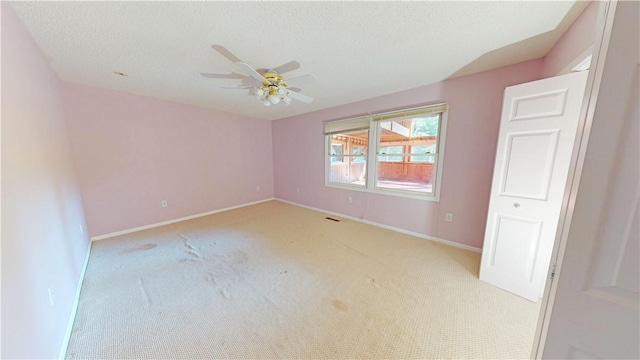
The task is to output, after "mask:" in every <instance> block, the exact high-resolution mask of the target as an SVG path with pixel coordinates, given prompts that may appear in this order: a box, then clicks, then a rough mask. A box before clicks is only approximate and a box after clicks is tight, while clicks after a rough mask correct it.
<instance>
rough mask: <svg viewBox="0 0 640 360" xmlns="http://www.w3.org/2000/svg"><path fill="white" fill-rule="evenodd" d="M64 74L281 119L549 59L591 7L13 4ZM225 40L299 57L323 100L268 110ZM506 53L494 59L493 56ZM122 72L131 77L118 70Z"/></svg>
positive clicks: (266, 53) (253, 60)
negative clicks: (239, 75) (223, 76)
mask: <svg viewBox="0 0 640 360" xmlns="http://www.w3.org/2000/svg"><path fill="white" fill-rule="evenodd" d="M12 5H13V7H14V8H15V9H16V11H17V13H18V15H19V16H20V18H21V19H22V21H23V22H24V23H25V25H26V27H27V28H28V29H29V31H30V32H31V33H32V35H33V37H34V38H35V40H36V42H37V43H38V45H39V46H40V48H41V49H42V51H43V52H44V54H45V56H46V57H47V59H48V60H49V61H50V63H51V65H52V67H53V69H54V70H55V71H56V72H57V74H58V75H59V76H60V78H62V79H64V80H68V81H72V82H77V83H82V84H89V85H94V86H98V87H104V88H109V89H115V90H120V91H124V92H129V93H135V94H142V95H147V96H151V97H156V98H161V99H167V100H172V101H176V102H181V103H186V104H192V105H196V106H201V107H206V108H213V109H219V110H223V111H228V112H231V113H237V114H242V115H247V116H251V117H256V118H263V119H279V118H284V117H288V116H293V115H298V114H302V113H306V112H311V111H315V110H320V109H325V108H329V107H333V106H337V105H341V104H346V103H351V102H354V101H358V100H362V99H367V98H371V97H375V96H380V95H385V94H389V93H394V92H397V91H401V90H406V89H410V88H414V87H418V86H421V85H426V84H430V83H434V82H437V81H441V80H444V79H446V78H450V77H453V76H460V75H465V74H468V73H473V72H478V71H483V70H488V69H492V68H496V67H500V66H504V65H508V64H513V63H517V62H521V61H525V60H530V59H535V58H539V57H542V56H544V55H546V53H547V52H548V51H549V50H550V49H551V47H552V46H553V45H554V44H555V42H556V41H557V40H558V38H559V37H560V36H561V35H562V33H563V32H564V31H565V30H566V29H567V28H568V26H569V25H570V24H571V23H572V22H573V20H575V18H576V17H577V16H578V15H579V14H580V12H581V11H582V10H584V8H585V7H586V6H587V5H588V3H586V2H574V1H548V2H547V1H519V2H518V1H517V2H503V1H501V2H496V1H475V2H452V1H443V2H436V1H431V2H111V1H107V2H14V3H12ZM212 44H221V45H223V46H225V47H226V48H227V49H229V50H230V51H231V52H233V53H234V54H235V55H236V56H237V57H238V58H240V59H241V60H243V61H244V62H246V63H248V64H250V65H251V66H253V67H255V68H268V67H276V66H278V65H281V64H284V63H287V62H289V61H291V60H296V61H298V62H299V63H300V64H301V68H300V69H298V70H295V71H291V72H288V73H286V74H285V79H286V78H293V77H297V76H301V75H304V74H307V73H310V74H313V75H314V76H315V77H316V78H317V79H318V81H317V83H314V84H308V85H305V86H304V87H303V88H302V93H303V94H306V95H309V96H312V97H314V98H315V101H314V102H312V103H311V104H304V103H301V102H297V101H294V102H292V103H291V105H288V106H287V105H285V104H279V105H277V106H271V107H265V106H263V105H261V104H260V103H259V102H258V101H257V100H256V99H255V98H253V97H252V96H249V95H248V91H247V90H243V91H241V90H235V89H233V90H228V89H222V88H221V87H223V86H232V85H234V84H235V81H234V80H220V79H207V78H203V77H202V76H200V73H201V72H209V73H230V72H231V71H232V70H233V68H232V64H231V63H230V62H229V61H228V60H227V59H225V58H224V57H223V56H221V55H220V54H219V53H217V52H215V51H214V50H213V49H212V48H211V45H212ZM498 50H500V51H499V53H500V55H501V56H499V57H497V56H490V55H491V54H492V53H497V52H498ZM115 71H120V72H123V73H126V74H128V76H127V77H119V76H116V75H114V72H115Z"/></svg>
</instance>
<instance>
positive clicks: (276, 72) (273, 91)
mask: <svg viewBox="0 0 640 360" xmlns="http://www.w3.org/2000/svg"><path fill="white" fill-rule="evenodd" d="M211 47H212V48H213V50H215V51H217V52H218V53H220V55H222V56H224V57H225V58H226V59H227V60H229V61H231V62H232V63H233V64H234V65H235V67H236V69H237V70H238V71H239V72H241V74H239V73H237V72H232V73H230V74H211V73H200V75H202V76H204V77H206V78H214V79H233V80H237V81H239V82H238V84H237V85H236V86H227V87H222V88H224V89H241V90H245V89H248V90H250V91H249V95H253V96H255V97H256V98H257V99H258V100H259V101H260V102H261V103H262V104H263V105H265V106H271V105H272V104H273V105H276V104H279V103H280V102H281V101H282V102H284V103H285V104H289V103H291V100H292V99H294V100H298V101H301V102H303V103H307V104H308V103H310V102H312V101H313V98H312V97H310V96H307V95H304V94H301V93H300V91H301V89H300V88H299V87H300V86H302V85H305V84H309V83H313V82H315V81H316V78H315V77H314V76H313V75H303V76H300V77H296V78H292V79H288V80H285V79H284V78H283V77H282V74H284V73H285V72H288V71H292V70H296V69H299V68H300V64H299V63H298V62H297V61H290V62H288V63H286V64H283V65H280V66H278V67H275V68H269V69H254V68H253V67H251V66H250V65H248V64H247V63H245V62H243V61H242V60H240V59H239V58H238V57H237V56H235V55H233V54H232V53H231V52H230V51H229V50H227V49H226V48H225V47H224V46H222V45H212V46H211Z"/></svg>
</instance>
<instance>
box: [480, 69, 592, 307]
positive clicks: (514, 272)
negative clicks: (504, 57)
mask: <svg viewBox="0 0 640 360" xmlns="http://www.w3.org/2000/svg"><path fill="white" fill-rule="evenodd" d="M586 80H587V73H586V72H581V73H573V74H567V75H562V76H557V77H553V78H549V79H543V80H539V81H534V82H530V83H526V84H521V85H516V86H511V87H508V88H506V89H505V93H504V99H503V108H502V117H501V120H500V135H499V140H498V148H497V151H496V162H495V168H494V174H493V183H492V186H491V197H490V203H489V213H488V216H487V227H486V232H485V238H484V246H483V250H482V262H481V265H480V280H483V281H486V282H489V283H491V284H494V285H496V286H498V287H501V288H503V289H505V290H507V291H510V292H513V293H515V294H517V295H520V296H522V297H524V298H527V299H529V300H532V301H537V300H538V299H539V298H541V297H542V293H543V291H544V285H545V280H546V276H547V270H548V268H549V261H550V259H551V252H552V250H553V242H554V239H555V234H556V229H557V225H558V220H559V216H560V207H561V204H562V197H563V192H564V188H565V184H566V182H567V174H568V172H569V164H570V161H571V153H572V150H573V144H574V141H575V137H576V130H577V126H578V119H579V115H580V109H581V106H582V99H583V96H584V90H585V85H586Z"/></svg>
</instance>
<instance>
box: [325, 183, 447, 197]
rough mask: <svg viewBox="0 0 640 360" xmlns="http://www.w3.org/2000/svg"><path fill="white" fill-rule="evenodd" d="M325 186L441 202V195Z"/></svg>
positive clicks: (337, 184)
mask: <svg viewBox="0 0 640 360" xmlns="http://www.w3.org/2000/svg"><path fill="white" fill-rule="evenodd" d="M324 186H325V187H328V188H334V189H342V190H351V191H359V192H366V193H370V194H377V195H385V196H395V197H402V198H407V199H414V200H424V201H430V202H440V197H439V194H433V195H432V194H418V193H412V192H410V191H402V190H387V189H379V188H378V189H368V188H366V187H364V186H360V185H348V184H340V183H329V182H327V183H325V184H324Z"/></svg>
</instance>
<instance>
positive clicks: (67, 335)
mask: <svg viewBox="0 0 640 360" xmlns="http://www.w3.org/2000/svg"><path fill="white" fill-rule="evenodd" d="M89 255H91V242H89V248H87V256H86V257H85V259H84V264H83V265H82V271H80V277H79V278H78V286H77V287H76V297H75V299H74V300H73V306H72V307H71V313H70V314H69V322H68V323H67V331H66V332H65V333H64V338H63V339H62V347H61V348H60V354H59V355H58V359H60V360H64V358H65V356H66V355H67V347H68V346H69V340H71V331H72V330H73V323H74V322H75V321H76V313H77V312H78V303H79V302H80V291H81V290H82V283H83V282H84V274H85V273H86V272H87V265H88V264H89Z"/></svg>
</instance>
